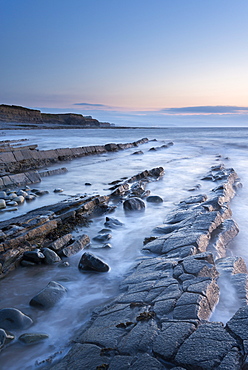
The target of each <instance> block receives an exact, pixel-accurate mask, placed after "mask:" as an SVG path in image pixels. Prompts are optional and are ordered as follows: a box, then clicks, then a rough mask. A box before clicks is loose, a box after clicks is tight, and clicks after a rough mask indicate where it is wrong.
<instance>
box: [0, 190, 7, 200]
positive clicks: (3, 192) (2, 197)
mask: <svg viewBox="0 0 248 370" xmlns="http://www.w3.org/2000/svg"><path fill="white" fill-rule="evenodd" d="M6 198H7V194H6V192H5V191H0V199H6Z"/></svg>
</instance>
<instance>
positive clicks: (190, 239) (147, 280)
mask: <svg viewBox="0 0 248 370" xmlns="http://www.w3.org/2000/svg"><path fill="white" fill-rule="evenodd" d="M212 171H213V172H214V174H213V175H211V176H214V177H215V179H214V181H218V182H219V183H220V182H221V183H222V185H221V186H220V187H218V189H215V190H214V191H213V192H212V194H211V196H210V198H209V199H206V196H205V195H202V196H196V197H190V198H188V199H186V200H184V201H182V202H180V203H179V204H178V206H177V208H176V210H175V211H174V212H171V213H170V215H168V217H167V219H166V223H165V224H164V225H161V226H159V227H157V228H156V232H158V231H159V232H160V234H161V233H162V234H164V235H162V236H159V237H157V236H155V237H151V238H150V239H151V241H148V242H146V244H145V246H144V247H143V250H144V251H145V252H148V251H151V252H152V253H155V254H157V255H158V256H155V257H154V256H151V257H150V256H146V257H144V258H140V259H139V262H138V263H137V265H136V266H135V267H134V268H133V269H132V270H131V271H130V273H129V274H128V275H127V276H126V278H125V279H124V280H123V281H122V284H121V290H122V293H121V294H120V295H119V296H118V297H116V298H115V299H114V300H113V301H112V302H111V303H109V304H108V305H107V306H105V307H102V308H99V309H98V310H97V312H95V314H94V315H93V316H92V319H91V321H90V322H89V323H88V324H87V325H85V326H84V327H83V328H82V330H81V333H79V335H78V338H77V340H76V343H75V344H74V345H73V347H72V349H71V351H70V352H69V353H68V354H67V355H66V356H65V358H64V359H63V360H62V361H61V362H60V363H59V364H58V365H55V366H53V367H52V368H53V369H60V370H61V369H67V368H70V369H76V368H77V366H81V367H86V368H92V369H97V368H99V369H100V368H108V369H116V368H118V369H119V368H120V369H151V368H154V369H165V368H167V366H168V368H173V369H178V370H179V369H180V370H181V369H192V370H203V369H206V370H215V369H218V370H222V369H223V370H224V369H225V370H227V369H230V370H231V369H232V370H234V369H237V370H241V369H242V368H246V366H247V364H246V356H247V353H248V350H247V348H248V346H247V343H248V341H247V340H248V335H247V328H248V309H247V306H246V303H245V302H244V301H242V302H243V303H242V302H241V304H245V306H244V307H242V308H241V309H240V310H239V311H238V312H237V313H236V314H235V315H234V316H233V318H232V319H231V320H230V321H229V322H228V323H227V325H226V327H225V326H224V325H223V324H222V323H215V322H208V321H207V320H208V319H209V317H210V315H211V313H212V312H213V309H214V307H215V305H216V304H217V302H218V300H219V287H218V285H217V279H218V277H219V273H218V271H217V268H218V270H219V271H220V274H222V273H225V275H226V276H229V278H230V279H232V278H231V276H232V277H234V276H237V277H238V281H239V283H238V286H239V287H240V286H244V287H246V286H247V285H246V281H247V280H246V281H244V279H243V276H246V277H247V269H246V266H245V264H244V261H243V260H242V259H239V258H235V257H225V251H226V245H227V244H228V243H229V242H230V240H231V239H232V238H233V237H234V236H235V235H236V233H237V229H236V224H235V222H234V221H233V220H231V218H230V217H231V212H230V209H229V207H228V202H229V201H230V199H231V197H232V196H233V195H234V193H233V191H232V185H233V183H234V182H235V180H236V178H237V176H236V174H235V173H234V171H233V170H224V169H219V168H216V169H214V170H213V169H212ZM138 199H139V198H138ZM216 240H220V242H219V243H217V242H216ZM217 244H221V251H220V252H219V253H221V254H222V256H223V257H222V258H221V259H219V260H217V261H216V263H215V258H216V257H217V256H216V255H215V253H211V250H212V249H213V246H215V248H216V249H218V251H219V249H220V248H219V247H218V246H217ZM228 274H229V275H228ZM241 278H242V279H241ZM242 284H243V285H242ZM79 364H80V365H79ZM243 366H245V367H243Z"/></svg>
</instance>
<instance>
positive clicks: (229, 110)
mask: <svg viewBox="0 0 248 370" xmlns="http://www.w3.org/2000/svg"><path fill="white" fill-rule="evenodd" d="M159 112H161V113H165V114H193V115H195V114H196V115H198V114H248V107H237V106H229V105H217V106H211V105H210V106H208V105H206V106H196V107H181V108H164V109H161V110H160V111H159Z"/></svg>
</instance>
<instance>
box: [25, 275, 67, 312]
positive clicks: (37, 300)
mask: <svg viewBox="0 0 248 370" xmlns="http://www.w3.org/2000/svg"><path fill="white" fill-rule="evenodd" d="M65 293H66V288H64V287H63V286H62V285H61V284H59V283H57V282H56V281H50V283H48V285H47V286H46V287H45V288H44V289H42V290H41V291H40V292H39V293H38V294H37V295H36V296H35V297H33V298H32V299H31V301H30V302H29V304H30V306H33V307H36V308H39V309H42V310H45V309H48V308H51V307H53V306H54V305H55V304H56V303H57V302H58V301H59V300H60V299H61V298H62V297H63V296H64V295H65Z"/></svg>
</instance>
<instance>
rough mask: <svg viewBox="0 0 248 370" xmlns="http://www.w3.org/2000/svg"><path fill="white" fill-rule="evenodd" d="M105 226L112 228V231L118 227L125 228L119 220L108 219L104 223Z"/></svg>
mask: <svg viewBox="0 0 248 370" xmlns="http://www.w3.org/2000/svg"><path fill="white" fill-rule="evenodd" d="M104 226H106V227H110V228H111V229H116V228H118V227H121V226H123V223H122V222H121V221H119V220H117V218H114V217H106V221H105V223H104Z"/></svg>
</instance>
